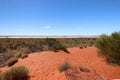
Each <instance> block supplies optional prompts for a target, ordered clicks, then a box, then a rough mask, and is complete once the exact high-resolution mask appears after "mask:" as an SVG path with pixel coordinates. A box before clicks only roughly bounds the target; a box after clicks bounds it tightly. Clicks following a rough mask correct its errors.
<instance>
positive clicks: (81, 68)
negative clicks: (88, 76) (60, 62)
mask: <svg viewBox="0 0 120 80" xmlns="http://www.w3.org/2000/svg"><path fill="white" fill-rule="evenodd" d="M79 69H80V71H83V72H90V70H89V69H88V68H86V67H84V66H80V67H79Z"/></svg>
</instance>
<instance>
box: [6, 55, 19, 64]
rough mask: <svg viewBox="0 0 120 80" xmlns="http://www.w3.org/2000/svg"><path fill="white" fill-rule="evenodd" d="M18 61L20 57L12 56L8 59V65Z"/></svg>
mask: <svg viewBox="0 0 120 80" xmlns="http://www.w3.org/2000/svg"><path fill="white" fill-rule="evenodd" d="M17 61H18V58H16V57H13V58H10V59H9V60H8V61H7V65H8V66H12V65H14V64H15V63H16V62H17Z"/></svg>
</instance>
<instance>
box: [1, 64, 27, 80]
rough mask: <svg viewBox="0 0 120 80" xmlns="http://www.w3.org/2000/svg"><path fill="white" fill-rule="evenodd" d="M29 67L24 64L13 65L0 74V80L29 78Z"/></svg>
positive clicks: (24, 79)
mask: <svg viewBox="0 0 120 80" xmlns="http://www.w3.org/2000/svg"><path fill="white" fill-rule="evenodd" d="M28 73H29V71H28V69H27V68H26V67H24V66H18V67H12V68H11V69H9V70H7V71H6V72H4V73H2V74H0V80H28Z"/></svg>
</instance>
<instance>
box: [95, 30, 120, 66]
mask: <svg viewBox="0 0 120 80" xmlns="http://www.w3.org/2000/svg"><path fill="white" fill-rule="evenodd" d="M95 46H96V47H97V48H98V49H99V54H100V55H102V56H104V57H105V58H106V60H107V61H108V62H109V63H115V64H120V32H114V33H112V34H111V35H106V34H103V35H101V36H100V38H99V39H97V41H96V45H95Z"/></svg>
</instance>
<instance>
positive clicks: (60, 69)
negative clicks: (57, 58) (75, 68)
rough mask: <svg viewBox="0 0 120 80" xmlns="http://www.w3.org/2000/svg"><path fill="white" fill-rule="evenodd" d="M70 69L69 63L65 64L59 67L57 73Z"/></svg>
mask: <svg viewBox="0 0 120 80" xmlns="http://www.w3.org/2000/svg"><path fill="white" fill-rule="evenodd" d="M71 67H72V66H71V65H70V64H69V63H67V62H65V63H64V64H62V65H60V66H59V71H60V72H63V71H66V70H68V69H70V68H71Z"/></svg>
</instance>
